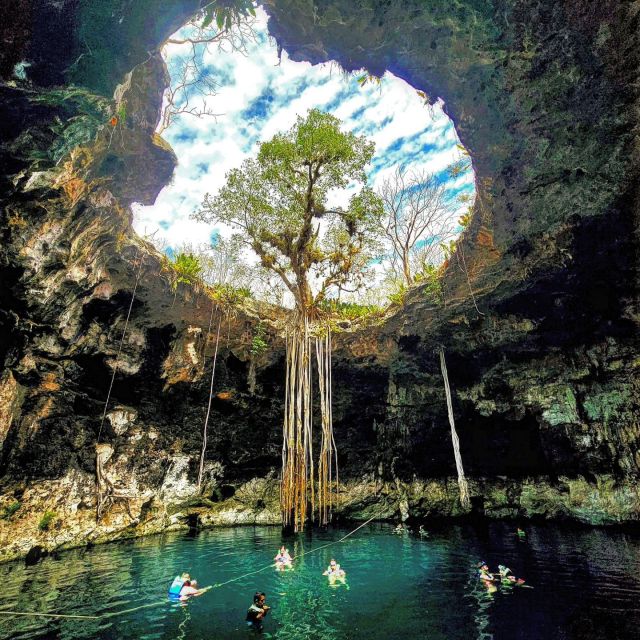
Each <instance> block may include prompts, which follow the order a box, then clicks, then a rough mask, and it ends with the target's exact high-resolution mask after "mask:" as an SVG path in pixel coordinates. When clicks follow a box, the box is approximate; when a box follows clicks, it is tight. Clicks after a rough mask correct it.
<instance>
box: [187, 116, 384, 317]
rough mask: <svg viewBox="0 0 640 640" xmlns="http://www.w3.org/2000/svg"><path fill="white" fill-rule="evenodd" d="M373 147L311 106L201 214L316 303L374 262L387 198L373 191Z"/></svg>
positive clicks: (233, 175) (208, 199) (209, 199)
mask: <svg viewBox="0 0 640 640" xmlns="http://www.w3.org/2000/svg"><path fill="white" fill-rule="evenodd" d="M374 148H375V147H374V145H373V143H371V142H369V141H367V140H366V138H364V137H362V136H356V135H354V134H353V133H351V132H345V131H342V130H341V129H340V121H339V120H338V119H337V118H335V117H334V116H332V115H330V114H328V113H323V112H322V111H320V110H318V109H312V110H310V111H309V112H308V113H307V115H306V117H298V119H297V121H296V123H295V124H294V125H293V127H291V129H289V130H288V131H284V132H281V133H278V134H276V135H275V136H274V137H273V138H272V139H271V140H268V141H266V142H263V143H262V144H261V145H260V149H259V151H258V154H257V157H256V158H254V159H248V160H245V161H244V162H243V163H242V165H241V166H240V167H238V168H236V169H233V170H232V171H230V172H229V173H228V174H227V176H226V183H225V185H224V186H223V187H222V188H221V189H220V191H219V192H218V193H217V194H216V195H215V196H211V195H209V194H207V196H205V200H204V202H203V207H202V210H201V211H200V212H198V213H197V214H195V216H194V217H196V218H197V219H199V220H203V221H206V222H222V223H225V224H228V225H231V226H232V227H234V228H235V229H236V230H238V231H239V232H240V233H241V234H242V236H243V237H244V239H245V241H246V242H247V244H250V246H251V247H252V248H253V250H254V251H255V252H256V254H257V255H258V257H259V258H260V261H261V264H262V266H263V267H265V268H266V269H269V270H271V271H273V272H275V273H276V274H278V276H279V277H280V278H281V279H282V281H283V282H284V283H285V285H286V286H287V288H288V289H289V290H290V291H291V292H292V293H293V294H294V296H295V297H296V300H299V301H302V300H303V299H304V301H305V302H304V305H309V304H311V302H310V301H311V298H313V297H314V296H315V300H320V299H322V298H323V297H324V295H325V293H326V290H327V289H328V288H330V287H341V286H343V285H345V284H346V283H347V282H349V281H353V280H354V279H357V278H358V277H359V275H360V274H361V272H362V270H363V269H365V268H366V265H367V262H368V261H369V256H370V255H371V252H372V246H373V239H374V238H375V237H376V236H377V231H376V224H375V223H376V221H377V220H378V219H379V217H380V215H381V214H382V203H381V201H380V199H379V198H378V196H377V195H376V194H375V193H374V192H373V191H372V190H371V189H369V188H368V187H366V172H365V168H366V165H367V164H368V163H369V162H370V160H371V158H372V157H373V153H374ZM351 185H354V186H356V187H357V186H358V185H360V190H359V191H356V193H355V194H354V195H353V196H352V197H351V200H350V202H349V205H348V207H347V208H346V209H344V208H338V207H329V204H328V201H329V196H330V193H331V192H332V191H333V190H336V189H344V188H346V187H347V186H351ZM321 220H322V221H323V224H322V225H321V224H320V221H321ZM312 272H313V273H312ZM311 275H315V276H316V277H315V278H314V282H317V284H316V285H315V286H314V290H313V291H312V288H311V286H310V284H309V283H310V276H311Z"/></svg>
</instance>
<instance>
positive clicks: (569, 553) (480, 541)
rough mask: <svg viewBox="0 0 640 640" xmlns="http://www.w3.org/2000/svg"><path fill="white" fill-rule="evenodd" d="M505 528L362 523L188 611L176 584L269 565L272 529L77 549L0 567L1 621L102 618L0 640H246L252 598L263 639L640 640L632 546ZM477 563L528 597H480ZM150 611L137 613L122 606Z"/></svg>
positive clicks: (32, 624) (635, 548) (36, 624)
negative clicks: (505, 572)
mask: <svg viewBox="0 0 640 640" xmlns="http://www.w3.org/2000/svg"><path fill="white" fill-rule="evenodd" d="M513 531H514V526H513V525H511V524H508V523H487V524H482V525H475V526H471V525H446V526H441V527H439V528H436V529H432V530H431V531H430V534H429V537H427V538H420V537H419V536H416V535H408V534H403V535H398V534H394V533H393V528H392V527H390V526H388V525H368V526H366V527H365V528H363V529H361V530H360V531H358V532H357V533H356V534H355V535H354V536H353V537H350V538H348V539H347V540H346V541H345V542H343V543H341V544H339V545H337V546H334V547H330V548H328V549H324V550H321V551H319V552H317V553H312V554H309V555H306V556H305V557H303V558H301V559H299V560H298V561H296V562H295V570H294V571H292V572H287V573H277V572H275V571H274V570H273V569H268V570H266V571H264V572H262V573H258V574H255V575H253V576H247V577H244V578H242V579H240V580H238V581H236V582H233V583H231V584H228V585H225V586H222V587H220V588H217V589H214V590H212V591H210V592H209V593H207V594H205V595H203V596H201V597H200V598H196V599H193V600H192V601H190V602H189V603H188V604H187V605H186V606H183V605H180V604H173V603H170V602H169V601H168V600H167V598H166V590H167V588H168V586H169V583H170V582H171V580H172V578H173V577H174V575H175V574H176V573H178V572H181V571H189V572H190V573H191V575H192V576H195V577H196V578H198V580H199V582H200V585H201V586H203V585H206V584H213V583H219V582H224V581H225V580H228V579H230V578H234V577H237V576H238V575H240V574H242V573H246V572H250V571H253V570H256V569H259V568H260V567H262V566H264V565H267V564H269V563H270V562H271V559H272V558H273V556H274V555H275V553H276V551H277V549H278V547H279V545H280V544H281V541H282V535H281V530H280V529H279V528H277V527H255V528H235V529H219V530H209V531H203V532H201V533H199V534H198V535H194V536H188V535H184V534H166V535H162V536H154V537H150V538H146V539H141V540H135V541H131V542H125V543H118V544H110V545H103V546H100V547H96V548H93V549H84V550H74V551H68V552H64V553H60V554H59V555H57V556H55V557H49V558H46V559H44V560H43V561H41V562H40V563H38V564H37V565H35V566H30V567H27V566H25V564H24V563H22V562H14V563H9V564H5V565H0V579H1V580H2V583H3V585H4V587H3V591H2V597H1V599H0V611H9V610H19V611H40V612H49V613H53V612H58V613H65V614H81V615H101V616H104V617H102V618H101V619H99V620H45V619H43V618H16V617H5V616H0V638H60V639H71V638H101V639H107V638H108V639H118V640H119V639H128V638H135V639H136V640H147V639H149V640H151V639H154V640H155V639H163V640H164V639H180V638H185V639H189V640H199V639H201V638H202V639H205V638H206V639H209V640H218V639H225V640H226V639H234V638H245V639H246V638H251V637H254V633H253V632H251V631H249V630H247V628H246V626H245V623H244V616H245V612H246V609H247V607H248V606H249V604H250V602H251V598H252V595H253V593H254V592H255V591H256V590H261V591H265V592H266V593H267V603H268V604H270V605H271V606H272V611H271V614H270V615H269V616H268V617H267V619H266V622H265V625H264V633H263V635H262V637H263V638H279V639H283V640H284V639H287V640H289V639H290V640H293V639H296V640H298V639H305V638H309V639H316V638H317V639H318V640H319V639H321V638H322V639H323V640H330V639H332V638H340V639H341V640H349V639H351V640H359V639H363V640H391V639H395V638H398V639H400V638H402V639H407V638H429V639H431V640H440V639H447V640H457V639H460V640H462V639H464V640H467V639H471V638H478V639H480V638H496V639H498V638H505V639H506V638H509V639H525V640H534V639H535V640H539V639H545V640H546V639H549V640H556V639H558V640H562V639H567V640H569V639H576V640H578V639H579V640H591V639H595V638H598V639H601V638H613V639H616V638H625V640H630V639H633V638H640V537H639V536H637V535H632V534H628V533H620V532H607V531H604V530H588V529H579V530H575V529H567V528H560V527H557V526H551V525H548V526H547V525H544V526H530V527H528V528H527V534H528V535H527V538H526V540H524V541H521V540H519V539H518V537H517V536H516V535H514V532H513ZM347 532H348V530H347V529H344V530H342V529H335V530H330V531H327V532H317V531H316V532H314V533H313V534H305V535H302V536H298V537H297V538H288V539H286V540H285V543H286V544H287V546H288V547H289V549H290V551H291V553H292V554H294V555H297V554H300V553H301V552H303V551H304V552H309V551H311V550H312V549H314V548H316V547H318V546H320V545H322V544H325V543H326V542H329V541H331V540H337V539H339V538H340V537H341V536H343V535H345V534H346V533H347ZM333 556H335V557H336V558H337V559H338V561H339V562H340V563H341V564H342V566H343V568H345V569H346V571H347V580H346V584H345V585H336V586H334V587H332V586H330V585H329V584H328V581H327V578H325V577H323V576H322V575H321V574H322V570H323V569H324V567H326V565H327V564H328V562H329V560H330V559H331V557H333ZM478 560H486V561H487V562H488V563H489V564H490V566H491V568H492V569H493V568H495V567H497V565H498V563H504V564H506V565H508V566H510V567H511V568H512V569H513V571H514V573H515V574H516V575H518V576H522V577H524V578H526V580H527V582H526V584H528V585H530V586H532V587H534V588H533V589H524V588H511V589H509V588H504V589H502V588H501V589H498V590H497V591H496V592H493V593H492V592H489V591H488V590H487V589H486V588H485V587H484V586H483V585H482V584H480V583H479V581H478V580H477V578H476V577H475V564H476V562H477V561H478ZM145 605H151V606H148V607H145V608H142V609H138V610H136V611H133V612H129V613H125V614H120V613H119V612H122V611H124V610H127V609H131V608H134V607H139V606H145Z"/></svg>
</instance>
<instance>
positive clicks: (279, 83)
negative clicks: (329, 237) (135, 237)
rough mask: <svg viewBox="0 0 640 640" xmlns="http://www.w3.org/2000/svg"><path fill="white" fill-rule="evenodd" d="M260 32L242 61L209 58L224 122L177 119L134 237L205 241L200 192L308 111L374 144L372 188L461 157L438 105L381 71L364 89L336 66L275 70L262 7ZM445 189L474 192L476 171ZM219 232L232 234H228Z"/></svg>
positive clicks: (171, 55)
mask: <svg viewBox="0 0 640 640" xmlns="http://www.w3.org/2000/svg"><path fill="white" fill-rule="evenodd" d="M258 29H259V34H258V39H257V40H258V41H257V42H255V43H250V44H249V45H248V47H247V54H248V55H241V54H239V53H233V52H215V53H211V54H209V53H208V54H206V55H205V57H204V62H205V64H206V66H207V68H208V70H209V72H210V73H211V74H212V75H213V77H216V78H220V79H221V80H225V82H220V84H221V86H220V88H219V91H218V94H217V95H216V96H215V97H214V98H213V99H212V100H210V101H208V104H209V105H210V106H212V107H213V110H214V111H215V112H216V113H220V114H222V115H220V116H219V117H217V118H216V119H213V118H206V117H205V118H195V117H191V116H183V117H181V118H180V119H179V120H177V121H176V122H175V123H174V124H173V125H172V126H171V127H170V128H169V129H167V131H165V134H164V135H165V137H166V139H167V140H168V142H169V143H170V144H171V145H172V147H173V148H174V150H175V152H176V155H177V157H178V161H179V164H178V167H177V169H176V172H175V176H174V178H173V180H172V182H171V184H170V185H168V186H166V187H165V188H164V189H163V190H162V192H161V193H160V195H159V196H158V199H157V201H156V203H155V204H154V205H153V206H150V207H142V206H136V207H135V217H134V227H135V229H136V230H137V231H138V232H139V233H145V232H146V233H151V232H153V231H156V238H162V239H164V241H165V242H166V243H167V244H168V245H169V246H172V247H176V246H179V245H180V244H182V243H183V242H191V243H194V244H198V243H201V242H203V241H205V240H206V239H208V237H209V236H210V234H211V231H212V229H211V228H210V227H209V226H208V225H205V224H202V223H197V222H195V221H193V220H191V219H190V218H189V216H190V214H191V213H192V212H193V211H194V210H196V209H197V208H198V207H199V206H200V203H201V201H202V198H203V196H204V194H205V193H207V192H210V193H215V192H216V191H217V189H218V188H219V187H220V186H222V184H223V183H224V176H225V173H226V172H227V171H229V170H230V169H232V168H233V167H236V166H238V165H239V164H240V163H241V162H242V160H243V159H245V158H246V157H248V156H250V155H251V154H253V153H255V150H256V146H257V144H258V142H259V141H261V140H267V139H269V138H270V137H272V136H273V135H274V134H275V133H277V132H278V131H282V130H286V129H288V128H289V127H291V125H292V124H293V123H294V122H295V119H296V116H298V115H304V114H305V113H306V112H307V110H308V109H310V108H313V107H319V108H321V109H324V110H327V111H330V112H331V113H333V114H334V115H336V116H337V117H338V118H340V119H342V120H343V122H344V126H345V128H347V129H349V130H354V131H355V132H357V133H359V134H364V135H367V136H368V137H369V138H370V139H372V140H373V141H374V142H375V143H376V156H375V157H374V161H373V167H372V171H371V179H372V182H373V184H374V186H375V185H377V184H379V183H380V181H381V180H382V179H383V178H384V176H385V175H387V174H388V173H389V172H390V171H393V169H394V168H395V166H397V165H398V164H402V165H405V166H407V167H409V168H413V169H419V170H425V171H428V172H435V173H439V172H443V171H444V170H445V168H446V167H447V166H448V165H449V164H451V162H453V161H454V160H456V159H457V158H458V157H459V156H460V152H459V150H458V149H457V148H456V144H457V143H458V138H457V136H456V133H455V130H454V128H453V125H452V123H451V121H450V120H449V119H448V118H447V116H446V115H445V114H444V113H443V111H442V109H441V106H439V105H436V106H434V107H433V108H428V107H427V106H425V105H424V104H423V101H422V99H421V98H420V97H419V96H418V95H417V93H416V91H415V89H414V88H412V87H411V86H409V85H408V84H406V83H405V82H404V81H402V80H400V79H399V78H396V77H395V76H392V75H390V74H386V75H385V77H384V78H383V80H382V82H381V83H380V85H375V84H369V83H368V84H366V85H365V86H364V87H360V86H359V85H358V83H357V80H356V78H355V77H354V76H348V77H347V76H345V74H343V73H341V72H339V71H337V70H336V67H335V65H332V64H324V65H316V66H311V65H310V64H308V63H299V62H291V61H290V60H289V59H288V58H287V56H286V53H283V56H282V60H281V63H280V64H278V59H277V52H276V47H275V44H273V43H271V42H270V41H269V39H268V38H267V36H266V16H265V14H264V13H263V12H262V11H261V10H259V22H258ZM166 52H167V54H168V63H169V65H170V66H171V64H175V62H176V56H179V55H180V52H181V49H180V46H179V45H170V46H169V48H168V49H167V50H166ZM447 186H448V188H450V189H451V190H452V192H459V191H460V190H461V189H464V190H465V192H470V193H473V174H472V172H470V171H469V172H466V173H465V174H463V175H462V176H460V177H458V178H456V179H455V180H451V181H449V182H448V183H447ZM346 197H347V194H343V195H342V198H343V199H345V198H346ZM337 200H340V197H339V196H337ZM218 230H219V231H220V232H221V233H222V234H223V235H228V234H229V230H228V229H220V228H219V229H218Z"/></svg>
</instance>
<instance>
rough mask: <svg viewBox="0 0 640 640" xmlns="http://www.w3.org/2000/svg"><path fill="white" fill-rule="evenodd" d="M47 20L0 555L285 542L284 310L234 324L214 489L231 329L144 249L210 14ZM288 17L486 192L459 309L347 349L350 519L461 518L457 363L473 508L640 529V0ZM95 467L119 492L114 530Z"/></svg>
mask: <svg viewBox="0 0 640 640" xmlns="http://www.w3.org/2000/svg"><path fill="white" fill-rule="evenodd" d="M18 4H20V3H18ZM27 4H29V7H30V12H21V11H16V10H13V9H9V10H7V11H6V12H5V14H3V21H2V25H0V30H1V31H2V38H1V39H0V42H1V43H2V47H3V50H2V51H1V52H0V79H1V83H0V100H1V101H2V103H1V104H2V118H0V142H1V144H0V167H1V171H0V367H1V371H0V549H1V551H0V559H1V558H8V557H13V556H17V555H24V554H26V553H27V552H28V551H29V549H31V548H36V547H37V548H42V549H48V550H51V549H55V548H60V547H64V546H72V545H77V544H84V543H86V542H99V541H103V540H110V539H116V538H119V537H126V536H135V535H143V534H145V533H150V532H156V531H161V530H163V529H166V528H177V527H188V526H195V525H198V524H204V525H222V524H241V523H258V522H259V523H275V522H278V521H279V513H278V491H277V473H278V468H279V464H280V447H281V442H280V426H281V417H282V402H283V394H284V390H283V385H282V381H283V378H284V358H283V345H282V338H281V337H280V336H281V334H280V327H281V320H282V312H279V311H277V310H274V309H271V308H267V307H263V306H260V305H257V304H254V303H252V302H250V301H249V302H243V303H240V304H238V305H237V306H236V307H235V308H234V310H233V313H232V314H224V313H223V315H222V327H223V330H222V332H221V336H222V337H221V339H220V344H219V353H218V364H217V370H216V376H215V380H214V385H213V396H212V398H211V418H210V422H209V431H208V437H209V448H208V454H207V458H206V461H205V482H204V486H203V487H202V491H201V492H198V489H197V483H196V480H197V472H198V463H199V455H200V446H201V441H202V429H203V423H204V416H205V412H206V407H207V404H208V401H209V385H210V374H211V365H212V359H213V353H214V350H215V344H214V340H213V335H212V333H211V331H210V330H209V327H210V325H211V320H212V318H213V319H214V321H215V320H217V319H219V317H220V316H219V313H220V309H219V308H217V307H216V305H215V304H214V303H212V302H211V300H210V299H209V298H208V297H207V296H205V295H204V294H203V292H202V291H198V290H197V289H195V288H193V287H190V286H186V285H184V284H181V283H176V282H175V279H172V275H171V272H170V271H169V270H167V267H166V264H165V261H164V260H163V256H161V255H159V254H158V253H157V252H156V251H155V250H154V249H153V247H152V246H151V245H150V244H148V243H147V242H145V241H144V240H143V239H141V238H138V237H136V236H135V234H134V233H133V231H132V229H131V211H130V208H129V207H130V204H131V203H132V202H143V203H151V202H153V201H154V199H155V198H156V196H157V194H158V193H159V191H160V189H162V187H163V186H164V185H165V184H166V183H167V181H168V180H169V179H170V177H171V174H172V172H173V169H174V167H175V164H176V158H175V155H174V154H173V151H172V150H171V149H170V147H169V146H168V145H167V144H166V143H165V142H164V141H163V140H162V139H161V138H160V137H159V136H157V135H156V134H155V133H154V130H155V126H156V122H157V120H158V114H159V109H160V107H161V101H162V94H163V91H164V89H165V87H166V84H167V72H166V69H165V67H164V65H163V63H162V59H161V57H160V55H159V54H158V49H159V47H160V46H161V43H162V42H163V40H164V39H166V38H167V37H168V36H169V35H170V34H171V33H172V32H173V31H175V30H176V29H177V27H179V26H180V25H181V24H183V23H184V22H185V21H186V19H187V18H188V17H189V15H191V14H192V13H193V11H195V10H197V8H198V6H199V3H197V2H194V1H193V0H137V1H136V2H134V3H122V2H116V1H115V0H103V1H100V2H82V3H76V2H70V1H66V0H64V1H60V2H40V3H27ZM266 8H267V10H268V12H269V14H270V16H271V17H270V30H271V33H272V34H273V35H274V37H275V38H276V39H277V40H278V42H279V44H280V45H281V46H282V47H283V48H284V49H286V50H287V51H288V52H289V54H290V55H291V56H292V57H293V58H294V59H298V60H310V61H311V62H314V63H316V62H321V61H325V60H330V59H335V60H337V61H338V62H339V63H340V64H342V65H343V67H344V68H346V69H357V68H360V67H363V66H364V67H366V68H367V69H369V71H370V72H372V73H378V74H381V73H382V72H383V71H384V70H385V69H390V70H391V71H393V72H394V73H396V74H397V75H399V76H401V77H403V78H405V79H406V80H408V81H409V82H410V83H412V84H413V86H414V87H415V88H416V89H419V90H422V91H424V92H425V93H426V94H427V96H428V97H429V99H430V100H431V101H433V100H435V99H437V98H441V99H443V100H444V102H445V110H446V111H447V113H448V114H449V115H450V117H451V118H452V119H453V121H454V123H455V125H456V128H457V131H458V133H459V135H460V138H461V140H462V142H463V144H464V145H465V147H466V148H467V149H468V150H469V152H470V157H471V162H472V163H473V167H474V170H475V172H476V177H477V191H478V199H477V201H476V204H475V209H474V213H473V218H472V221H471V223H470V224H469V227H468V228H467V229H466V230H465V232H464V234H463V237H462V240H461V242H460V243H459V245H458V249H457V251H456V252H455V253H454V255H453V256H452V257H451V258H450V260H449V262H448V264H447V267H446V275H445V280H444V295H443V298H444V300H434V299H433V298H432V297H430V296H429V292H428V291H427V290H426V289H425V288H421V287H418V288H416V289H415V290H412V291H411V292H410V294H409V295H408V297H407V300H406V304H405V305H404V306H403V307H402V308H401V309H397V310H395V311H394V312H391V313H389V314H388V315H387V316H386V317H385V320H384V321H383V322H381V323H379V324H378V325H376V326H370V327H368V328H366V329H359V328H358V327H357V326H349V325H347V324H345V325H344V326H343V327H341V329H342V332H341V333H340V334H339V335H336V336H335V341H334V342H335V345H336V351H335V354H334V373H333V381H334V393H333V397H334V404H335V406H334V420H335V431H336V440H337V443H338V448H339V452H340V466H341V479H342V481H343V486H342V487H341V499H340V504H339V506H338V508H337V515H338V516H342V517H354V518H369V517H372V516H377V517H388V518H397V519H403V520H405V519H406V520H411V519H413V518H421V517H430V516H447V517H455V516H458V515H462V510H461V508H460V505H459V503H458V497H457V484H456V481H455V477H454V474H455V466H454V461H453V454H452V450H451V440H450V435H449V428H448V423H447V417H446V408H445V403H444V391H443V387H442V382H441V376H440V371H439V369H438V361H437V358H436V356H435V349H436V348H438V347H439V346H440V345H442V346H443V347H444V349H445V352H446V356H447V362H448V369H449V377H450V380H451V384H452V388H453V400H454V413H455V415H456V420H457V428H458V433H459V436H460V441H461V449H462V457H463V461H464V463H465V469H466V471H467V474H468V476H469V478H470V491H471V497H472V506H473V509H474V510H475V511H476V512H478V513H484V514H486V515H488V516H492V517H545V518H547V517H554V518H574V519H579V520H581V521H583V522H591V523H597V524H607V523H614V522H616V523H617V522H628V521H633V520H637V519H638V518H640V500H639V497H638V490H637V486H638V484H637V480H638V474H639V469H640V453H639V451H640V447H639V440H640V424H639V422H638V421H639V418H638V415H640V413H639V409H640V407H639V406H638V405H639V400H638V399H639V398H640V389H639V383H638V368H639V367H640V360H639V355H638V354H639V353H640V349H639V344H638V336H639V335H640V334H639V332H638V328H639V327H638V323H639V319H640V312H639V310H638V219H639V217H640V206H639V197H640V192H639V190H638V185H639V184H640V180H639V178H640V143H639V138H638V135H639V134H638V131H639V130H640V127H639V123H638V118H639V114H640V100H639V95H638V91H639V87H640V83H639V82H638V81H639V76H638V74H639V69H640V63H639V59H638V56H639V55H640V42H639V41H638V40H639V38H640V35H639V34H640V24H639V20H640V11H639V10H638V6H637V2H626V3H618V2H601V3H598V5H597V6H595V5H594V3H593V2H587V1H586V0H584V1H583V0H576V1H575V2H571V3H558V2H556V1H555V0H542V1H540V0H505V1H500V2H482V3H478V2H472V1H470V0H469V1H466V0H463V1H461V2H458V3H456V4H455V6H454V5H452V4H451V3H450V2H445V0H442V1H441V0H436V1H434V2H430V3H424V2H418V1H417V0H415V1H412V0H410V1H408V2H386V1H384V2H383V1H382V0H367V1H366V2H357V3H354V2H350V1H349V2H348V1H346V0H327V1H326V2H311V0H273V1H272V2H269V3H267V5H266ZM105 34H108V37H105ZM134 291H135V297H134V296H133V293H134ZM132 298H134V299H133V302H132ZM127 318H128V321H127ZM259 320H260V321H262V322H263V324H264V326H265V327H266V336H265V339H266V340H267V342H268V344H269V348H268V350H267V353H266V354H264V355H263V356H261V358H260V361H259V362H258V363H256V362H255V361H252V359H251V355H250V345H251V339H252V336H253V333H254V331H255V325H256V323H257V322H258V321H259ZM125 325H126V327H127V330H126V333H124V328H125ZM214 326H215V325H214ZM123 335H124V339H123ZM114 373H115V376H114ZM113 376H114V377H113ZM112 377H113V380H114V382H113V388H112V392H111V396H110V402H109V405H108V406H107V407H106V411H105V401H106V397H107V391H108V389H109V387H110V385H111V380H112ZM103 414H104V418H103ZM98 454H99V457H98ZM102 454H104V455H102ZM107 454H108V455H107ZM98 462H101V464H102V466H103V468H104V480H105V482H106V483H107V484H106V485H105V487H107V486H112V487H113V491H114V492H115V493H114V494H113V499H112V500H111V501H110V502H109V504H108V508H107V509H106V510H105V513H104V515H103V517H102V518H101V519H100V521H98V522H97V521H96V509H97V490H96V488H97V484H96V465H97V463H98ZM109 483H110V484H109ZM45 516H46V517H45ZM17 532H19V535H18V533H17Z"/></svg>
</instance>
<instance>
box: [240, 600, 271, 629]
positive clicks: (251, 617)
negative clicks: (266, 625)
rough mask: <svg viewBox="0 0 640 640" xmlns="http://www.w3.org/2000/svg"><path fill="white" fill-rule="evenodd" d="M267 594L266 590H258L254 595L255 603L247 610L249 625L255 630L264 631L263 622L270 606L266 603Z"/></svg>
mask: <svg viewBox="0 0 640 640" xmlns="http://www.w3.org/2000/svg"><path fill="white" fill-rule="evenodd" d="M266 597H267V596H266V594H265V593H264V592H260V591H256V593H255V595H254V596H253V604H252V605H251V606H250V607H249V609H248V610H247V617H246V618H245V620H246V621H247V626H248V627H249V628H250V629H253V630H254V631H258V632H260V631H262V622H263V620H264V618H265V616H266V615H267V613H269V609H271V607H270V606H268V605H267V604H266V603H265V600H266Z"/></svg>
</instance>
